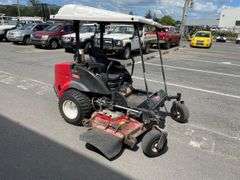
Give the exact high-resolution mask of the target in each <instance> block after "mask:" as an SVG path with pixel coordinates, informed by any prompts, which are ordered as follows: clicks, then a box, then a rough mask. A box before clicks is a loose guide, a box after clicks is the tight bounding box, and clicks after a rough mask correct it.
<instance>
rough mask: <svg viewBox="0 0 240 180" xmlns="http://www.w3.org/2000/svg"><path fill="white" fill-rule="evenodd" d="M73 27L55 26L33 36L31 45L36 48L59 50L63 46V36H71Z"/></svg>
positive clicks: (65, 25) (66, 25)
mask: <svg viewBox="0 0 240 180" xmlns="http://www.w3.org/2000/svg"><path fill="white" fill-rule="evenodd" d="M72 32H73V26H72V25H71V24H58V23H56V24H53V25H50V26H48V27H47V28H45V29H44V30H43V31H37V32H34V33H32V34H31V44H33V45H35V47H43V48H49V49H57V48H59V47H61V46H62V43H61V38H62V36H63V35H66V34H71V33H72Z"/></svg>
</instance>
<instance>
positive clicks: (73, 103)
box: [59, 90, 92, 125]
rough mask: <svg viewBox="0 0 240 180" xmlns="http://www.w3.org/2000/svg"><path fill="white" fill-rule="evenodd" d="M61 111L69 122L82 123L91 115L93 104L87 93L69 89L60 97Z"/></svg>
mask: <svg viewBox="0 0 240 180" xmlns="http://www.w3.org/2000/svg"><path fill="white" fill-rule="evenodd" d="M59 111H60V113H61V116H62V117H63V119H64V120H65V121H66V122H67V123H70V124H74V125H82V124H83V123H82V120H83V119H84V118H89V117H90V115H91V111H92V105H91V101H90V99H89V97H87V96H86V95H85V94H83V93H81V92H79V91H77V90H68V91H66V92H65V93H64V94H63V96H62V97H61V98H60V99H59Z"/></svg>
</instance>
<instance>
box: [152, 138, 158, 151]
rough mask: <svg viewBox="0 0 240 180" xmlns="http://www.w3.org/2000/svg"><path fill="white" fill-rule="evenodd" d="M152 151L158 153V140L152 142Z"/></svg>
mask: <svg viewBox="0 0 240 180" xmlns="http://www.w3.org/2000/svg"><path fill="white" fill-rule="evenodd" d="M151 149H152V152H154V153H157V152H158V140H156V141H154V143H153V144H152V147H151Z"/></svg>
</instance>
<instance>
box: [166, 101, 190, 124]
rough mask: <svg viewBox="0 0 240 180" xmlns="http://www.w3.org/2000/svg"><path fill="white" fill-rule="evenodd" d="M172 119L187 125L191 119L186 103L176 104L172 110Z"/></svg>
mask: <svg viewBox="0 0 240 180" xmlns="http://www.w3.org/2000/svg"><path fill="white" fill-rule="evenodd" d="M170 112H171V114H172V119H173V120H175V121H177V122H179V123H187V122H188V119H189V110H188V108H187V106H186V105H185V104H184V103H181V102H174V103H173V105H172V107H171V110H170Z"/></svg>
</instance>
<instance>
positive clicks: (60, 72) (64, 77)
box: [54, 62, 72, 97]
mask: <svg viewBox="0 0 240 180" xmlns="http://www.w3.org/2000/svg"><path fill="white" fill-rule="evenodd" d="M71 67H72V62H65V63H59V64H55V80H54V88H55V91H56V93H57V96H58V97H61V96H62V95H63V93H64V91H65V90H67V89H69V87H70V83H71V81H72V69H71Z"/></svg>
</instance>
